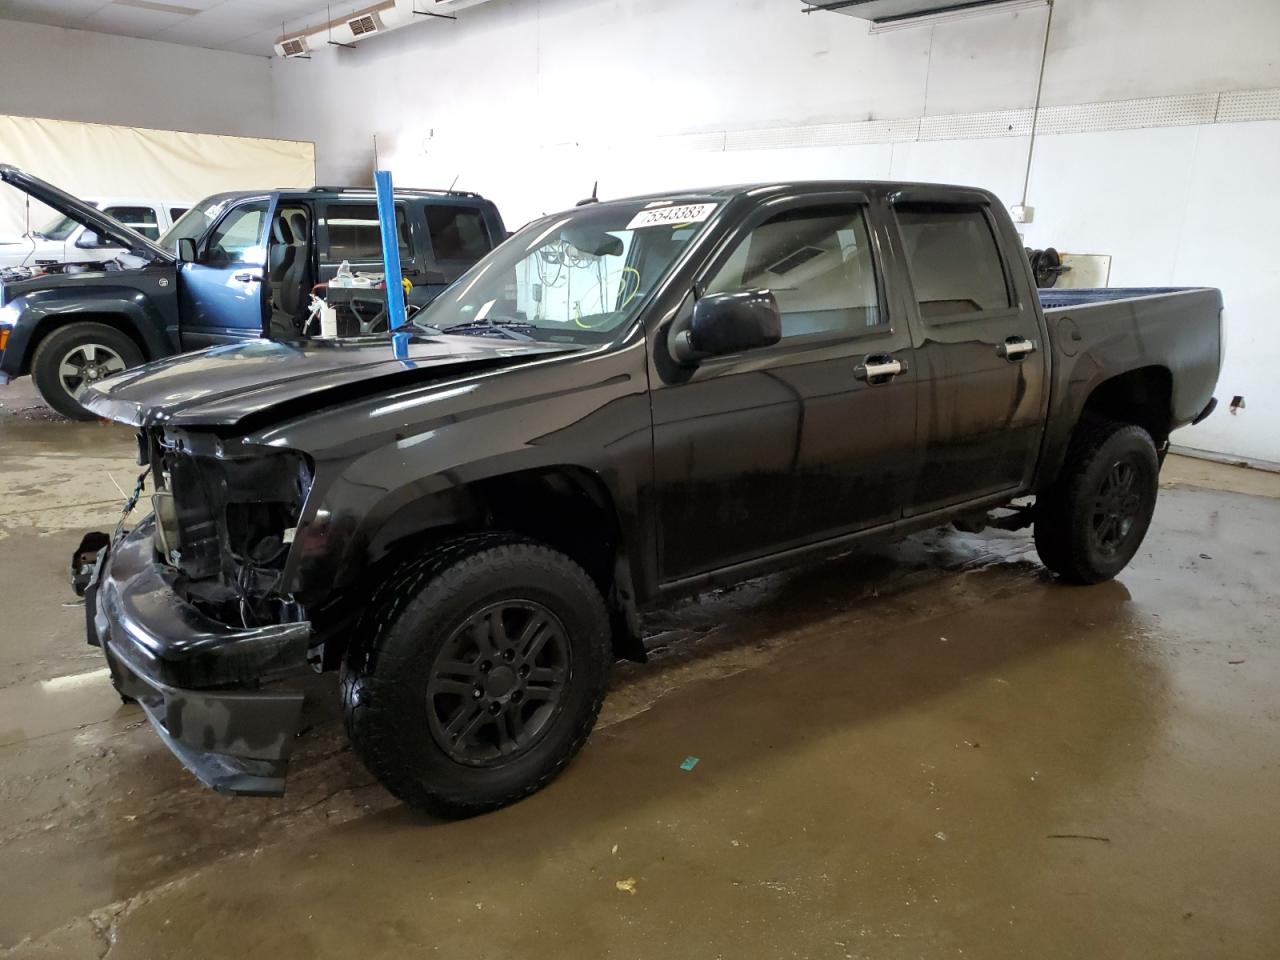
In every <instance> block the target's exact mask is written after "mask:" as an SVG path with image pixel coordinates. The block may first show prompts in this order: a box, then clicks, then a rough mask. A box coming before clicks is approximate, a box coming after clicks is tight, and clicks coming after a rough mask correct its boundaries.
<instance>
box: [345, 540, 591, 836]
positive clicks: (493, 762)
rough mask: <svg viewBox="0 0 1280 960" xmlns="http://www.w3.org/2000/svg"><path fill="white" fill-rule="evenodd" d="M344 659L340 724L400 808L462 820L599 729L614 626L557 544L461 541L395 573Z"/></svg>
mask: <svg viewBox="0 0 1280 960" xmlns="http://www.w3.org/2000/svg"><path fill="white" fill-rule="evenodd" d="M379 594H380V595H379V596H377V597H375V598H374V602H373V603H372V604H371V607H370V612H369V614H368V615H367V617H366V622H365V623H364V624H362V626H361V628H360V636H359V638H358V640H357V642H356V644H355V646H354V647H353V648H352V650H351V651H350V653H349V654H348V657H347V661H346V663H345V664H344V667H343V678H342V691H343V702H344V707H345V712H346V720H347V731H348V734H349V735H350V737H351V741H352V744H353V746H354V747H355V750H356V753H357V754H358V755H359V756H360V758H361V759H362V760H363V761H364V763H365V765H366V766H367V767H368V768H369V769H370V771H371V772H372V773H373V774H374V775H375V776H377V778H378V779H379V780H380V781H382V783H383V784H384V785H385V786H386V787H387V789H389V790H390V791H391V792H392V793H394V794H395V795H396V796H397V797H399V798H400V799H401V800H403V801H405V803H407V804H409V805H410V806H412V807H416V808H418V809H422V810H426V811H428V812H431V813H435V814H438V815H442V816H450V817H457V816H469V815H472V814H477V813H483V812H485V811H487V810H492V809H495V808H497V807H500V806H504V805H506V804H508V803H512V802H514V801H516V800H518V799H520V798H522V797H524V796H527V795H528V794H530V793H533V792H534V791H535V790H537V789H539V788H540V787H542V786H544V785H545V784H546V783H548V782H550V780H551V779H552V778H553V777H555V775H556V774H557V773H559V771H560V770H561V769H562V768H563V767H564V766H565V765H566V764H567V763H568V762H569V760H570V758H572V756H573V755H574V754H575V753H576V752H577V750H578V748H579V747H580V746H581V745H582V743H583V741H584V740H585V739H586V737H587V734H588V733H589V732H590V730H591V728H592V726H593V725H594V723H595V719H596V715H597V714H598V713H599V711H600V705H601V702H602V701H603V698H604V693H605V688H606V683H607V679H608V668H609V661H610V653H609V651H610V644H609V620H608V615H607V613H606V611H605V606H604V601H603V598H602V597H601V595H600V592H599V590H598V589H597V588H596V585H595V584H594V583H593V582H592V580H591V578H590V577H588V576H587V574H586V573H585V572H584V571H583V570H582V568H581V567H579V566H578V565H577V564H576V563H574V562H573V561H572V560H570V559H569V558H568V557H566V556H564V555H563V554H561V553H558V552H557V551H555V550H552V549H551V548H549V547H547V546H544V545H542V544H538V543H534V542H532V541H528V540H524V539H521V538H517V537H514V536H507V535H502V534H485V535H478V536H472V537H465V538H462V539H459V540H456V541H453V542H451V543H448V544H445V545H444V546H442V547H440V548H439V549H438V550H436V551H435V552H433V553H432V554H431V556H429V557H427V558H424V559H422V560H418V561H414V562H413V563H411V564H408V565H406V566H405V567H402V568H401V569H400V570H399V571H398V573H397V574H396V575H394V576H393V577H392V578H391V579H390V580H389V581H388V582H387V584H386V585H385V586H384V588H383V589H382V590H381V591H379Z"/></svg>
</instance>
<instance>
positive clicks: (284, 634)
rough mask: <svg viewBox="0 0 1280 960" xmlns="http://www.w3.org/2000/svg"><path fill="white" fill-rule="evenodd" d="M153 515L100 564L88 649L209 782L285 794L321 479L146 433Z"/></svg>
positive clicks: (219, 445)
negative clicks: (306, 564) (315, 490)
mask: <svg viewBox="0 0 1280 960" xmlns="http://www.w3.org/2000/svg"><path fill="white" fill-rule="evenodd" d="M139 444H140V449H139V453H140V456H139V460H140V461H141V462H142V463H144V464H146V465H149V467H150V476H151V483H152V487H153V489H154V493H153V495H152V505H153V512H152V514H151V516H149V517H147V518H146V519H145V520H143V521H142V522H141V523H139V524H138V525H137V526H136V527H135V528H134V529H133V531H132V532H130V533H129V534H128V535H126V536H123V537H119V538H117V540H116V542H114V543H113V544H112V545H111V546H110V547H108V548H107V549H106V550H105V551H104V552H103V554H102V555H101V557H100V559H99V561H98V566H97V570H96V572H95V574H94V576H93V578H92V580H91V582H90V585H89V587H88V589H87V591H86V594H85V601H86V607H87V612H88V619H89V624H88V627H89V642H90V643H92V644H95V645H97V646H101V647H102V648H103V650H104V652H105V653H106V657H107V661H108V664H109V665H110V667H111V674H112V679H113V681H114V683H115V685H116V687H117V689H118V690H119V691H120V692H121V693H122V694H123V695H125V696H128V697H131V698H133V699H136V700H137V701H138V702H139V703H140V704H141V705H142V707H143V709H144V710H146V712H147V716H148V717H149V718H150V720H151V722H152V724H153V725H154V726H155V728H156V730H157V732H158V733H159V734H160V736H161V738H162V739H163V740H164V741H165V743H166V744H167V745H168V746H169V748H170V749H171V750H172V751H173V752H174V754H176V755H177V756H178V757H179V759H181V760H182V762H183V763H184V764H185V765H186V766H187V767H188V768H189V769H190V770H191V771H192V772H194V773H195V774H196V775H197V776H198V777H199V778H200V779H201V780H202V781H203V782H204V783H206V784H208V785H209V786H211V787H214V788H215V789H217V790H220V791H223V792H227V793H237V794H255V795H279V794H280V793H282V792H283V791H284V777H285V770H286V767H287V763H288V759H289V753H290V751H291V748H292V744H293V740H294V735H295V733H296V730H297V727H298V721H299V717H300V714H301V709H302V702H303V694H302V691H301V690H300V689H297V688H296V687H293V686H290V685H289V683H288V681H287V680H285V679H284V678H287V677H288V676H290V675H292V674H296V673H300V672H304V671H306V669H307V667H308V648H309V645H310V642H311V634H312V631H311V625H310V623H309V621H308V620H307V617H306V613H305V611H304V610H303V609H302V607H301V606H300V605H299V604H298V603H297V602H296V601H295V600H294V599H293V598H292V596H291V595H290V594H289V593H288V591H287V590H286V588H285V578H286V568H287V560H288V556H289V551H290V547H291V544H292V540H293V532H294V530H295V529H296V527H297V524H298V519H299V517H300V516H301V512H302V509H303V506H304V504H305V501H306V498H307V495H308V493H309V492H310V489H311V482H312V465H311V463H310V461H309V460H308V459H307V458H306V457H305V456H303V455H301V454H298V453H294V452H291V451H270V452H264V451H263V450H262V449H261V448H257V447H255V448H251V449H246V448H243V447H242V446H241V445H239V444H238V442H237V441H226V440H222V439H220V438H217V437H215V436H213V435H209V434H201V433H196V432H191V433H186V432H182V431H175V430H169V429H165V428H161V427H152V428H147V429H144V430H143V431H142V432H140V434H139Z"/></svg>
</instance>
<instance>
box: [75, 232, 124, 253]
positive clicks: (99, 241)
mask: <svg viewBox="0 0 1280 960" xmlns="http://www.w3.org/2000/svg"><path fill="white" fill-rule="evenodd" d="M115 245H116V244H114V243H112V242H111V241H110V240H104V239H103V238H102V237H100V236H98V234H97V233H96V232H95V231H93V230H85V232H84V233H82V234H80V239H79V240H77V241H76V246H77V247H79V248H80V249H81V250H101V249H102V248H104V247H114V246H115Z"/></svg>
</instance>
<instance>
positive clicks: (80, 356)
mask: <svg viewBox="0 0 1280 960" xmlns="http://www.w3.org/2000/svg"><path fill="white" fill-rule="evenodd" d="M0 182H4V183H7V184H8V185H10V186H12V187H15V188H16V189H19V190H22V191H23V192H25V193H26V194H28V195H29V196H31V197H33V198H34V199H36V200H39V201H40V202H41V203H44V204H47V205H48V206H51V207H53V208H54V209H56V210H57V211H58V212H59V213H62V214H63V215H65V216H67V217H69V218H71V219H72V220H73V221H76V222H78V223H83V224H84V225H85V226H86V227H88V229H89V230H91V231H93V233H94V235H95V236H96V237H97V238H106V240H105V241H103V242H105V243H107V246H109V247H113V248H114V249H113V250H112V254H113V256H112V259H110V260H107V261H103V262H101V263H92V264H70V265H61V264H50V265H45V266H43V267H41V268H40V270H39V271H31V270H28V269H25V268H22V269H19V270H17V271H8V275H7V276H5V275H4V274H0V384H2V383H7V382H8V381H9V380H11V379H13V378H14V377H19V376H24V375H26V374H30V375H31V377H32V379H34V380H35V383H36V387H37V388H38V389H39V390H40V395H41V396H42V397H44V399H45V402H47V403H48V404H49V406H51V407H53V408H54V409H55V410H57V411H58V412H59V413H62V414H64V415H65V416H68V417H74V418H76V419H82V420H83V419H92V418H93V414H91V413H89V412H88V411H87V410H85V409H84V408H83V407H82V406H81V405H80V403H79V401H78V400H77V399H76V393H77V392H78V391H79V389H80V388H81V387H82V386H84V385H85V384H86V383H93V382H94V381H96V380H99V379H101V378H102V377H105V376H109V375H111V374H113V373H117V372H119V371H121V370H125V369H127V368H129V367H136V366H138V365H139V364H141V363H143V362H145V361H147V360H156V359H159V358H161V357H167V356H170V355H172V354H175V353H181V352H182V351H185V350H197V349H200V348H202V347H209V346H214V345H216V344H230V343H239V342H243V341H245V340H250V339H255V338H258V337H263V336H274V337H283V338H294V337H297V336H298V335H299V334H300V333H301V332H302V331H303V329H304V327H305V320H306V318H307V312H308V304H309V301H310V293H311V290H312V287H313V286H314V285H315V284H317V283H323V282H326V281H328V280H330V279H332V277H333V276H334V274H335V273H337V271H338V269H339V268H340V266H341V264H342V263H343V262H344V261H345V262H347V263H349V264H350V266H351V268H352V269H353V270H365V271H370V272H375V273H382V271H383V266H382V241H381V233H380V231H379V228H378V217H377V208H376V201H375V198H374V193H373V191H372V189H370V188H359V187H313V188H312V189H310V190H256V191H254V190H246V191H239V192H234V193H218V194H214V195H213V196H210V197H206V198H205V199H203V200H201V201H200V202H199V203H197V204H196V205H195V206H194V207H192V208H191V209H190V210H188V211H187V212H186V213H184V214H183V215H182V216H181V217H180V218H179V219H178V221H177V222H176V223H174V225H173V226H172V227H171V228H169V230H168V231H167V232H166V233H165V234H163V235H162V236H161V237H160V238H159V240H157V241H152V240H149V239H147V238H146V237H144V236H142V235H141V234H139V233H137V232H135V231H133V230H131V229H129V228H128V227H126V226H125V225H124V224H122V223H120V222H119V221H118V220H116V219H114V218H113V217H110V216H108V215H107V214H106V213H103V212H102V211H100V210H98V209H96V208H95V207H94V206H92V205H91V204H88V203H85V202H84V201H82V200H78V199H77V198H75V197H73V196H71V195H70V194H68V193H66V192H65V191H63V190H60V189H58V188H57V187H55V186H53V185H52V184H49V183H45V182H44V181H43V180H40V179H39V178H37V177H33V176H32V175H31V174H29V173H25V172H23V171H22V170H19V169H17V168H16V167H11V166H7V165H4V164H0ZM396 221H397V226H398V229H399V234H400V259H401V262H402V265H403V270H404V275H405V276H406V277H408V278H409V279H410V281H411V282H412V283H413V290H412V291H411V292H410V295H409V302H410V304H411V305H414V306H425V305H426V304H428V303H430V302H431V300H432V299H433V298H434V297H435V296H436V295H437V294H439V293H440V292H441V291H442V290H443V289H444V288H445V287H447V286H448V285H449V284H450V283H452V282H453V281H454V280H455V279H457V277H458V276H459V275H460V274H461V273H463V272H464V271H465V270H467V269H468V268H470V267H471V265H472V264H474V263H475V262H476V261H477V260H479V259H480V258H481V257H483V256H484V255H485V254H487V253H488V252H489V251H490V250H491V249H492V248H493V247H494V246H496V245H497V244H499V243H501V242H502V241H503V240H505V239H506V228H505V227H504V226H503V223H502V217H501V216H500V215H499V214H498V210H497V208H496V207H495V206H494V205H493V204H492V203H491V202H490V201H488V200H486V199H484V198H483V197H481V196H479V195H478V194H475V193H463V192H460V191H449V190H397V191H396ZM95 242H96V241H95ZM121 248H123V249H121ZM33 274H34V275H33ZM380 317H381V320H382V326H383V331H382V332H385V319H386V318H385V311H381V310H379V309H378V308H377V307H376V305H371V306H370V307H369V308H368V309H367V310H366V311H365V312H364V314H363V316H362V317H349V318H347V319H349V320H350V321H351V322H352V323H353V324H355V325H365V326H369V325H377V323H378V320H379V318H380Z"/></svg>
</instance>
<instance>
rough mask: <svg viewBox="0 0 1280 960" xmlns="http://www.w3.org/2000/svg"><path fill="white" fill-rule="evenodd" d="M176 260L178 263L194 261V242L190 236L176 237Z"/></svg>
mask: <svg viewBox="0 0 1280 960" xmlns="http://www.w3.org/2000/svg"><path fill="white" fill-rule="evenodd" d="M178 261H179V262H180V263H195V262H196V242H195V240H193V239H192V238H191V237H179V238H178Z"/></svg>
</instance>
